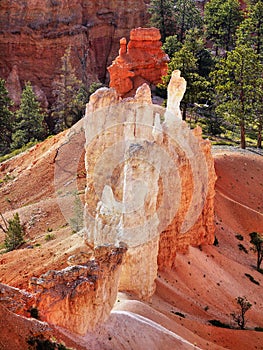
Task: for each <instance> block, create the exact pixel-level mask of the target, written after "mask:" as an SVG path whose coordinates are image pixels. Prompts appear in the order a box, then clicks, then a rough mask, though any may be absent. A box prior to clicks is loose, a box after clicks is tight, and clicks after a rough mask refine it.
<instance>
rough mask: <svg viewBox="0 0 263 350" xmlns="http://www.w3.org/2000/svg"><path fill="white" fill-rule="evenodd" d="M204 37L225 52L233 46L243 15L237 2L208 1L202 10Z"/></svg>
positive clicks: (224, 0) (233, 0) (227, 0)
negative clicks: (204, 28)
mask: <svg viewBox="0 0 263 350" xmlns="http://www.w3.org/2000/svg"><path fill="white" fill-rule="evenodd" d="M204 18H205V27H206V36H207V39H208V40H211V42H212V43H213V46H214V48H215V50H216V55H218V49H222V50H224V51H225V52H227V51H229V50H231V49H233V48H234V46H235V39H236V30H237V28H238V26H239V24H240V23H241V21H242V18H243V15H242V11H241V8H240V3H239V1H238V0H210V1H209V2H207V3H206V5H205V10H204Z"/></svg>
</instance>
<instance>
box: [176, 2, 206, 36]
mask: <svg viewBox="0 0 263 350" xmlns="http://www.w3.org/2000/svg"><path fill="white" fill-rule="evenodd" d="M174 18H175V23H176V33H177V34H178V38H179V41H180V42H182V43H183V42H184V39H185V35H186V32H187V31H188V30H189V29H194V28H201V27H202V24H203V20H202V17H201V14H200V11H199V9H198V8H197V6H196V1H195V0H176V1H175V5H174Z"/></svg>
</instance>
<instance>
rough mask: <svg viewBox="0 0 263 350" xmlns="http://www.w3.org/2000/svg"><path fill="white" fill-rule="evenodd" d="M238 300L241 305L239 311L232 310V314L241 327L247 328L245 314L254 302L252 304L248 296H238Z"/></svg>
mask: <svg viewBox="0 0 263 350" xmlns="http://www.w3.org/2000/svg"><path fill="white" fill-rule="evenodd" d="M236 302H237V305H238V307H239V311H238V312H232V313H231V314H230V315H231V316H232V318H233V320H234V322H236V324H237V325H238V327H239V328H240V329H245V325H246V322H247V321H246V319H245V314H246V312H247V311H248V310H249V309H250V308H251V306H252V304H250V302H249V301H248V300H247V298H246V297H237V298H236Z"/></svg>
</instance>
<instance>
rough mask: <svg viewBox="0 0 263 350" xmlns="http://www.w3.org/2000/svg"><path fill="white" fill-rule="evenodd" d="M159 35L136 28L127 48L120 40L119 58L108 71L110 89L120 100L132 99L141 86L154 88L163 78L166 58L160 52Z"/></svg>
mask: <svg viewBox="0 0 263 350" xmlns="http://www.w3.org/2000/svg"><path fill="white" fill-rule="evenodd" d="M160 39H161V35H160V32H159V30H158V29H156V28H136V29H133V30H132V31H131V33H130V41H129V43H128V45H127V41H126V39H125V38H122V39H121V40H120V50H119V56H118V57H117V58H116V59H115V60H114V61H113V63H112V65H111V66H110V67H108V71H109V73H110V87H112V88H114V89H115V90H116V91H117V93H118V95H119V96H121V97H127V96H132V95H134V94H135V91H136V89H137V88H138V87H139V86H141V85H142V84H143V83H148V84H149V85H151V84H153V85H157V84H158V83H161V82H162V76H164V75H166V74H167V70H168V65H167V63H168V61H169V58H168V56H167V55H166V54H165V53H164V51H163V50H162V49H161V46H162V43H161V41H160Z"/></svg>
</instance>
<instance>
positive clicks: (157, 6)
mask: <svg viewBox="0 0 263 350" xmlns="http://www.w3.org/2000/svg"><path fill="white" fill-rule="evenodd" d="M149 13H150V14H151V18H150V24H151V25H152V26H154V27H157V28H159V30H160V33H161V37H162V41H163V42H164V41H165V39H166V38H167V37H168V36H174V35H175V34H177V35H178V39H179V41H180V42H181V43H183V42H184V38H185V33H186V32H187V30H189V29H191V28H195V27H199V28H200V27H201V26H202V17H201V14H200V11H199V9H198V8H197V6H196V2H195V1H194V0H151V2H150V6H149Z"/></svg>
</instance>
